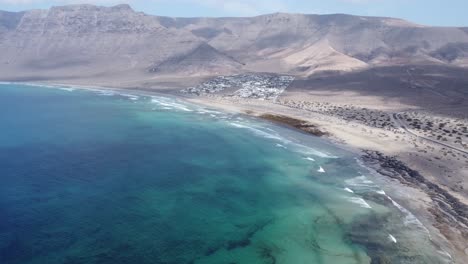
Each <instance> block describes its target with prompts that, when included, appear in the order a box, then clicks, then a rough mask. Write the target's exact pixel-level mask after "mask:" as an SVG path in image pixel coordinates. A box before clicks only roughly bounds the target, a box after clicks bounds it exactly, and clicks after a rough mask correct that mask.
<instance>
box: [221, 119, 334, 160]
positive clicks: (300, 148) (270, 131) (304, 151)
mask: <svg viewBox="0 0 468 264" xmlns="http://www.w3.org/2000/svg"><path fill="white" fill-rule="evenodd" d="M236 119H237V120H242V118H239V117H238V118H236ZM229 124H230V125H231V126H234V127H237V128H244V129H248V130H250V131H252V132H254V134H256V135H258V136H261V137H264V138H269V139H274V140H278V141H280V142H281V143H282V144H283V145H290V146H291V147H292V148H293V149H294V150H295V151H297V152H299V153H301V154H304V155H313V156H317V157H321V158H328V159H335V158H338V157H336V156H332V155H328V154H326V153H323V152H321V151H318V150H315V149H313V148H311V147H307V146H304V145H301V144H297V143H294V142H293V141H291V140H289V139H286V138H284V137H282V136H280V135H279V134H278V133H275V131H274V130H273V129H270V128H263V127H261V128H260V127H254V126H253V125H251V124H246V122H242V123H241V122H238V121H236V122H230V123H229ZM264 130H268V132H267V131H264Z"/></svg>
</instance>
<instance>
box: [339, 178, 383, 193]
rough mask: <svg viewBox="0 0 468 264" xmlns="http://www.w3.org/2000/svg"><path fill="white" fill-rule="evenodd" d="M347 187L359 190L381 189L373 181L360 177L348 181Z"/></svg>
mask: <svg viewBox="0 0 468 264" xmlns="http://www.w3.org/2000/svg"><path fill="white" fill-rule="evenodd" d="M345 182H346V184H347V185H350V186H353V187H355V188H358V189H366V190H368V189H379V190H380V188H378V186H377V185H376V184H374V182H373V181H371V180H369V179H367V178H366V176H358V177H354V178H352V179H348V180H346V181H345Z"/></svg>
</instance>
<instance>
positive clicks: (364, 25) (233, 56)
mask: <svg viewBox="0 0 468 264" xmlns="http://www.w3.org/2000/svg"><path fill="white" fill-rule="evenodd" d="M467 32H468V31H467V30H466V28H442V27H428V26H421V25H416V24H413V23H410V22H407V21H404V20H399V19H394V18H379V17H359V16H350V15H343V14H336V15H302V14H284V13H276V14H270V15H263V16H258V17H251V18H170V17H158V16H151V15H147V14H144V13H140V12H135V11H134V10H132V8H131V7H130V6H128V5H118V6H114V7H98V6H93V5H71V6H61V7H53V8H51V9H49V10H32V11H26V12H19V13H12V12H3V11H1V12H0V50H1V52H2V56H1V57H0V69H1V71H0V78H2V79H8V78H11V79H14V78H20V77H21V78H23V77H24V78H31V79H34V78H39V77H40V78H45V79H46V78H54V77H59V76H69V77H70V78H72V77H73V78H84V77H91V76H112V75H117V76H118V77H120V78H122V79H124V77H125V76H130V75H131V76H132V77H134V78H151V77H154V76H158V75H167V74H168V73H170V74H171V75H174V76H179V75H180V76H185V75H215V74H221V73H222V74H227V73H231V72H232V73H234V72H241V71H268V72H287V73H292V74H299V75H310V74H313V73H316V72H320V71H329V70H332V71H352V70H356V69H362V68H365V67H373V66H381V65H401V64H408V63H418V64H445V65H454V66H466V65H468V59H467V58H468V49H467V46H468V33H467Z"/></svg>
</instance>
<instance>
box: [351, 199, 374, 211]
mask: <svg viewBox="0 0 468 264" xmlns="http://www.w3.org/2000/svg"><path fill="white" fill-rule="evenodd" d="M349 201H350V202H352V203H355V204H358V205H359V206H360V207H362V208H368V209H371V208H372V207H371V206H370V205H369V204H368V203H367V202H366V201H365V200H364V199H362V198H359V197H351V198H349Z"/></svg>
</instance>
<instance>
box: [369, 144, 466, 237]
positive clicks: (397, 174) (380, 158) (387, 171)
mask: <svg viewBox="0 0 468 264" xmlns="http://www.w3.org/2000/svg"><path fill="white" fill-rule="evenodd" d="M364 153H365V154H364V155H363V156H362V159H363V160H364V161H365V162H366V163H370V164H374V165H378V166H379V167H380V168H378V169H377V171H378V172H379V173H380V174H382V175H385V176H388V177H391V178H394V179H397V180H399V181H400V182H402V183H404V184H408V185H411V186H414V187H418V188H422V189H424V190H425V191H426V193H428V194H429V195H430V196H431V198H432V199H433V201H434V202H436V203H437V204H438V206H439V208H440V209H442V210H444V212H445V213H447V214H450V215H451V216H453V218H455V219H457V221H458V222H459V224H461V225H462V226H463V227H464V228H467V230H466V231H467V232H468V206H467V205H465V204H463V203H462V202H460V201H459V200H458V199H457V198H455V197H454V196H452V195H451V194H450V193H448V192H447V191H446V190H444V189H443V188H441V187H440V186H439V185H437V184H434V183H432V182H430V181H428V180H427V179H426V178H424V176H422V175H421V174H420V173H419V172H417V171H415V170H413V169H411V168H409V167H408V166H407V165H406V164H404V163H403V162H401V161H399V160H398V159H397V158H396V157H389V156H385V155H384V154H382V153H380V152H377V151H370V150H366V151H364Z"/></svg>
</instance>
